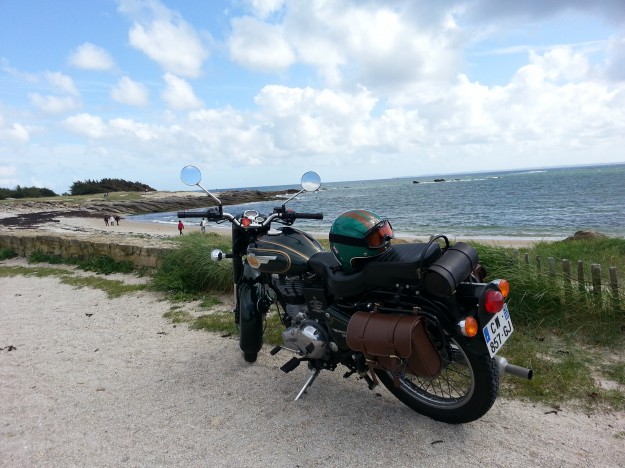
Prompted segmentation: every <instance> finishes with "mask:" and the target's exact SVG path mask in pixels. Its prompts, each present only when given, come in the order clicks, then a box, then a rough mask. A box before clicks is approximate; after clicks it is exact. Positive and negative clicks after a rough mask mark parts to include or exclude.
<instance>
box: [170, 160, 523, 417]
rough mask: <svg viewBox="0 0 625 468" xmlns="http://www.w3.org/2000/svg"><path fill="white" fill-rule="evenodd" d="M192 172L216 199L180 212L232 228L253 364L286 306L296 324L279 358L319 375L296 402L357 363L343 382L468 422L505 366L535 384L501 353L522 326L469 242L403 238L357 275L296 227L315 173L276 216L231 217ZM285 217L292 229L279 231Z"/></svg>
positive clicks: (217, 256) (492, 392)
mask: <svg viewBox="0 0 625 468" xmlns="http://www.w3.org/2000/svg"><path fill="white" fill-rule="evenodd" d="M181 179H182V181H183V182H184V183H186V184H187V185H196V186H198V187H200V188H201V189H202V190H204V191H205V192H206V193H207V194H208V195H209V196H210V197H211V198H212V199H213V200H214V201H215V202H216V203H217V206H216V207H212V208H209V209H207V210H203V211H193V212H187V211H181V212H179V213H178V217H179V218H192V217H193V218H206V219H207V220H209V221H216V222H224V221H228V222H230V223H231V225H232V252H229V253H224V252H222V251H219V250H214V251H213V252H212V254H211V257H212V259H213V260H215V261H221V260H223V259H224V258H231V259H232V261H233V277H234V278H233V279H234V286H235V298H236V305H235V310H234V319H235V321H236V324H237V326H238V329H239V345H240V348H241V350H242V351H243V356H244V359H245V360H246V361H247V362H254V361H256V359H257V356H258V352H259V351H260V349H261V347H262V345H263V331H264V326H265V320H266V316H267V314H268V313H269V312H270V310H271V309H272V307H275V308H277V312H278V314H279V317H280V320H281V321H282V323H283V324H284V327H285V330H284V332H283V334H282V336H283V344H281V345H279V346H277V347H275V348H274V349H272V350H271V354H272V355H275V354H277V353H278V352H280V351H281V350H288V351H289V352H291V353H293V354H294V355H293V357H292V358H291V359H290V360H289V361H288V362H286V364H284V365H283V366H282V367H281V370H282V371H284V372H290V371H292V370H293V369H295V368H296V367H297V366H299V365H300V364H301V363H302V362H305V363H306V364H307V365H308V368H309V369H310V371H311V373H310V376H309V378H308V380H307V381H306V382H305V384H304V386H303V387H302V389H301V390H300V391H299V393H298V394H297V396H296V397H295V399H296V400H297V399H299V398H300V397H301V396H302V395H303V394H304V393H305V392H306V390H307V389H308V388H309V387H310V386H311V385H312V383H313V381H314V380H315V378H316V377H317V376H318V375H319V373H320V372H321V370H323V369H327V370H332V371H333V370H335V369H336V368H337V367H338V366H339V364H342V365H343V366H345V367H346V368H347V371H346V372H345V374H344V377H345V378H347V377H349V376H351V375H354V374H355V375H356V376H357V377H359V378H361V379H363V380H364V381H365V382H366V383H367V384H368V386H369V388H370V389H373V388H374V387H375V386H376V385H377V384H378V383H379V382H382V384H383V385H384V386H385V387H386V388H387V389H388V390H389V391H390V392H391V393H392V394H393V395H395V396H396V397H397V398H398V399H399V400H401V401H402V402H403V403H404V404H406V405H407V406H409V407H410V408H412V409H413V410H415V411H417V412H419V413H421V414H424V415H426V416H429V417H431V418H433V419H435V420H438V421H443V422H447V423H466V422H470V421H474V420H476V419H478V418H480V417H481V416H483V415H484V414H485V413H486V412H487V411H488V410H489V409H490V408H491V406H492V405H493V403H494V401H495V398H496V397H497V392H498V388H499V378H500V376H501V375H503V373H510V374H512V375H516V376H518V377H522V378H526V379H531V378H532V371H531V370H530V369H525V368H522V367H518V366H514V365H511V364H509V363H508V362H507V360H506V359H505V358H502V357H500V356H498V355H497V353H498V351H499V350H500V349H501V347H502V346H503V345H504V343H505V342H506V340H507V339H508V338H509V337H510V336H511V334H512V332H513V330H514V329H513V326H512V321H511V318H510V313H509V311H508V307H507V305H506V303H505V298H506V296H507V294H508V291H509V285H508V282H507V281H506V280H494V281H490V282H488V283H485V282H484V269H483V268H482V267H481V266H480V265H479V264H478V255H477V252H476V251H475V250H474V249H473V248H472V247H471V246H469V245H467V244H465V243H462V242H457V243H455V244H454V245H451V244H450V242H449V240H448V239H447V237H445V236H440V235H439V236H433V237H432V238H431V240H430V241H429V242H427V243H396V242H394V243H393V244H392V248H389V249H388V251H386V252H385V253H383V254H382V255H379V256H376V257H375V258H371V259H368V261H367V262H366V263H364V264H363V265H362V267H361V268H359V269H358V270H356V271H350V272H346V271H345V270H344V269H343V268H341V264H340V262H339V261H337V258H336V256H335V255H334V254H333V253H332V252H328V251H324V250H323V248H322V246H321V245H320V244H319V242H318V241H317V240H316V239H315V238H314V237H312V236H310V235H309V234H307V233H305V232H303V231H301V230H298V229H295V228H293V227H291V226H292V225H293V224H294V222H295V221H296V220H298V219H323V215H322V214H321V213H297V212H295V211H292V210H290V209H287V208H286V204H287V203H288V202H290V201H291V200H293V199H294V198H295V197H296V196H297V195H300V194H301V193H303V192H304V191H307V192H310V191H316V190H318V189H319V187H320V185H321V181H320V178H319V176H318V175H317V174H316V173H314V172H308V173H306V174H304V176H303V177H302V181H301V182H302V190H301V191H300V192H298V193H297V194H295V195H293V196H292V197H291V198H289V199H287V200H285V201H284V203H283V204H282V206H280V207H278V208H275V209H274V210H273V213H271V214H268V215H263V214H260V213H259V212H258V211H256V210H246V211H244V212H243V213H241V214H238V215H236V216H235V215H232V214H229V213H225V212H224V211H223V206H222V203H221V201H220V200H219V199H218V198H217V197H215V196H214V195H213V194H211V193H210V192H209V191H208V190H206V189H204V188H203V187H202V186H201V185H200V182H201V173H200V171H199V170H198V169H197V168H196V167H194V166H187V167H185V168H184V169H183V170H182V173H181ZM276 224H280V225H282V226H281V227H278V228H277V229H276Z"/></svg>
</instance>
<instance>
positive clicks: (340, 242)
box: [330, 210, 394, 273]
mask: <svg viewBox="0 0 625 468" xmlns="http://www.w3.org/2000/svg"><path fill="white" fill-rule="evenodd" d="M393 237H394V236H393V228H392V227H391V224H390V223H389V222H388V220H386V219H382V218H380V217H379V216H378V215H376V214H375V213H372V212H371V211H366V210H350V211H346V212H345V213H343V214H341V215H339V217H338V218H336V219H335V220H334V222H333V223H332V227H331V228H330V249H331V250H332V253H333V254H334V256H335V257H336V259H337V260H338V261H339V262H340V263H341V265H342V267H343V270H344V271H346V272H348V273H352V272H353V271H355V270H357V269H358V267H359V265H358V264H359V263H360V262H359V260H360V261H362V260H365V259H369V258H372V257H376V256H377V255H380V254H382V253H384V252H386V251H387V250H388V249H390V248H391V239H393Z"/></svg>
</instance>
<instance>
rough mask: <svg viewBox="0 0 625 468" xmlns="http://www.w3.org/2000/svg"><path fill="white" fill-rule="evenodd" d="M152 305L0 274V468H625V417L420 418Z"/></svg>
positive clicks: (360, 386)
mask: <svg viewBox="0 0 625 468" xmlns="http://www.w3.org/2000/svg"><path fill="white" fill-rule="evenodd" d="M169 308H170V304H169V303H168V302H166V301H161V300H159V298H158V297H157V296H156V295H153V294H151V293H138V294H133V295H126V296H123V297H121V298H118V299H108V298H107V297H106V295H105V293H103V292H102V291H99V290H94V289H87V288H83V289H76V288H74V287H72V286H68V285H63V284H60V282H59V280H58V278H55V277H48V278H36V277H24V276H15V277H0V348H2V349H1V350H0V466H7V467H9V466H10V467H17V466H20V467H23V466H63V467H66V466H232V467H244V466H277V467H297V466H393V467H394V466H406V467H407V466H418V465H425V466H441V467H442V466H623V465H625V415H623V414H610V415H592V416H590V417H589V416H587V415H584V414H580V413H576V412H574V411H570V410H567V409H564V410H561V411H559V412H558V413H554V412H550V411H549V408H544V407H542V406H536V405H531V404H529V405H527V404H522V403H520V402H516V401H506V400H502V399H500V400H498V401H497V402H496V403H495V406H494V407H493V409H492V410H491V411H490V412H489V413H488V414H487V415H486V416H485V417H484V418H482V419H481V420H479V421H477V422H475V423H471V424H467V425H462V426H450V425H446V424H442V423H437V422H435V421H432V420H430V419H428V418H426V417H422V416H420V415H418V414H416V413H414V412H412V411H411V410H409V409H408V408H407V407H405V406H404V405H402V404H401V403H400V402H399V401H397V400H395V399H394V398H393V397H392V396H391V395H390V394H389V393H388V392H387V391H386V389H383V388H378V389H376V390H375V391H373V392H371V391H369V390H368V389H367V387H366V385H365V384H364V383H362V382H360V381H357V380H356V379H354V378H351V379H343V378H342V372H338V371H337V372H334V373H330V372H326V373H322V374H321V375H320V376H319V378H318V379H317V380H316V382H315V384H314V385H313V387H312V388H311V389H310V390H309V392H308V394H307V395H305V397H304V398H303V399H302V400H300V401H297V402H295V401H293V398H294V396H295V395H296V393H297V391H298V390H299V388H300V387H301V386H302V385H303V383H304V381H305V380H306V377H307V369H305V368H304V366H301V367H300V368H298V369H296V370H295V371H294V372H292V373H290V374H288V375H286V374H283V373H282V372H281V371H280V370H279V367H280V366H281V365H282V364H283V363H284V362H285V361H286V360H288V358H289V356H286V354H284V355H282V354H278V355H277V356H273V357H272V356H270V355H269V352H268V349H265V348H263V350H262V352H261V353H260V355H259V359H258V362H257V363H255V364H253V365H249V364H246V363H245V362H244V361H243V359H242V358H241V356H240V353H239V351H238V344H237V342H236V341H235V340H232V339H226V338H221V337H219V336H218V335H215V334H210V333H206V332H198V331H190V330H189V329H188V328H187V327H186V326H177V327H175V326H173V325H172V324H170V323H168V322H167V321H166V320H165V319H164V318H163V313H164V312H166V311H168V310H169Z"/></svg>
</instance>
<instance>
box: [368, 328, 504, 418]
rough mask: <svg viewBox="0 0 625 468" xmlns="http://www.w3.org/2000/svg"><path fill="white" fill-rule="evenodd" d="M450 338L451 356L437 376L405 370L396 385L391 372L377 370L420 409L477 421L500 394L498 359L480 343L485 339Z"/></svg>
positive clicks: (398, 393) (409, 403)
mask: <svg viewBox="0 0 625 468" xmlns="http://www.w3.org/2000/svg"><path fill="white" fill-rule="evenodd" d="M448 340H449V352H448V357H447V358H446V359H443V369H442V371H441V373H440V374H439V375H438V376H437V377H436V378H427V377H417V376H415V375H412V374H405V373H402V374H400V376H399V386H396V385H395V380H394V379H393V374H392V373H391V372H389V371H386V370H383V369H376V370H375V373H376V374H377V376H378V378H379V379H380V381H381V382H382V384H384V386H385V387H386V388H387V389H388V390H389V391H390V392H391V393H392V394H393V395H395V396H396V397H397V398H398V399H399V400H400V401H401V402H402V403H404V404H405V405H407V406H409V407H410V408H412V409H413V410H415V411H416V412H418V413H421V414H423V415H425V416H428V417H430V418H432V419H435V420H436V421H441V422H446V423H449V424H461V423H467V422H471V421H475V420H476V419H479V418H480V417H482V416H483V415H484V414H486V413H487V412H488V410H489V409H490V408H491V406H493V403H494V402H495V398H496V397H497V392H498V390H499V373H498V368H497V363H496V362H495V360H494V359H492V358H491V357H490V356H489V354H488V350H487V349H486V347H485V346H479V345H480V344H482V343H469V342H467V340H464V339H462V338H460V337H459V338H448ZM474 348H477V349H474Z"/></svg>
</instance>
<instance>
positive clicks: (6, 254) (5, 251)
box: [0, 247, 17, 261]
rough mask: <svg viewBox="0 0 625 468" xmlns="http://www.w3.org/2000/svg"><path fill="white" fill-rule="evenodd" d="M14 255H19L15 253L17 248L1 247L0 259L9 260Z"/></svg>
mask: <svg viewBox="0 0 625 468" xmlns="http://www.w3.org/2000/svg"><path fill="white" fill-rule="evenodd" d="M14 257H17V254H16V253H15V250H13V249H12V248H11V247H2V248H1V249H0V261H2V260H8V259H9V258H14Z"/></svg>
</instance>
